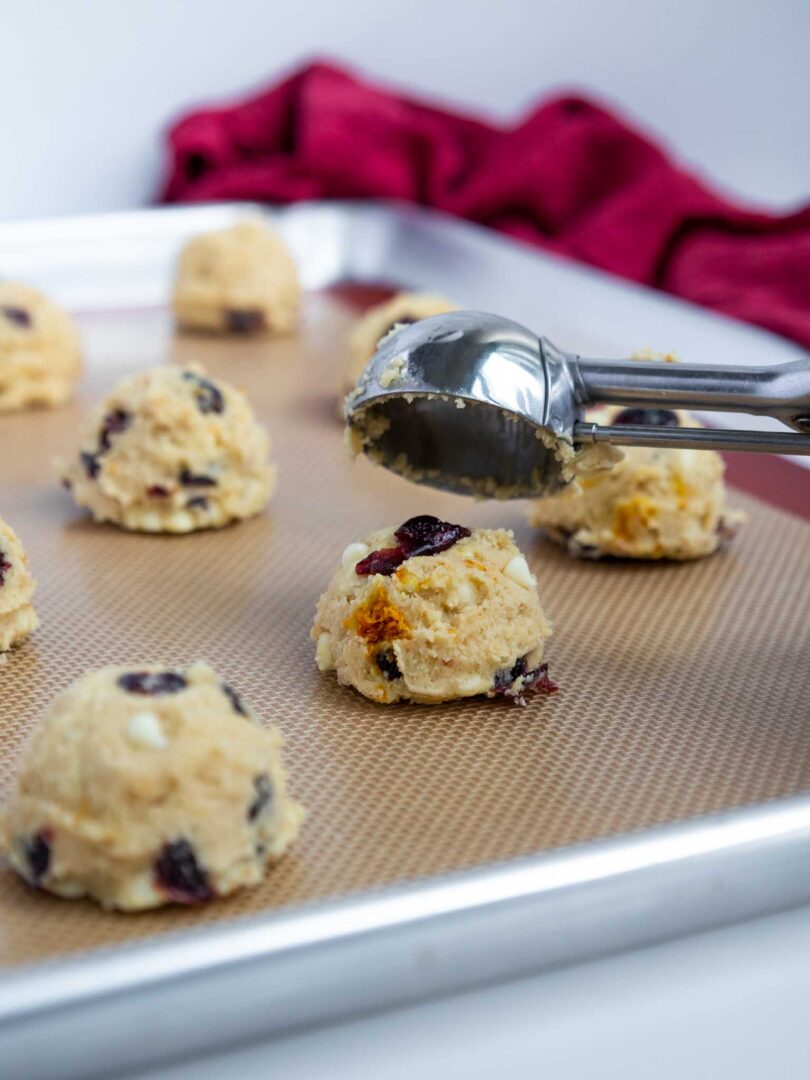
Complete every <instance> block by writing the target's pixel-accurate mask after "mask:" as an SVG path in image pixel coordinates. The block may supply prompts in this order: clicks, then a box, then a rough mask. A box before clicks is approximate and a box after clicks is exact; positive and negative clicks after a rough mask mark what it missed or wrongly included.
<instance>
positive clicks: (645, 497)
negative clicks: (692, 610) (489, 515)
mask: <svg viewBox="0 0 810 1080" xmlns="http://www.w3.org/2000/svg"><path fill="white" fill-rule="evenodd" d="M589 419H592V420H594V421H595V422H597V423H600V424H621V423H627V424H653V425H660V426H664V427H667V426H670V427H697V426H699V425H698V423H697V421H696V420H694V419H693V418H692V417H690V416H689V415H688V414H687V413H683V412H677V413H676V412H673V411H671V410H669V409H618V408H601V409H599V410H592V411H591V412H590V413H589ZM622 449H623V451H624V457H623V460H621V461H619V462H618V463H617V464H615V465H614V466H613V467H612V468H611V469H609V470H608V471H606V472H597V473H593V474H592V475H590V476H579V477H578V478H576V479H575V481H574V483H573V484H571V485H570V486H569V487H567V488H565V489H564V490H563V491H562V492H560V493H559V494H557V495H552V496H550V497H549V498H546V499H540V500H538V501H536V502H534V503H532V505H531V507H530V509H529V520H530V521H531V523H532V524H533V525H536V526H538V527H539V528H542V529H543V530H544V531H545V532H546V533H547V535H548V536H549V537H550V538H551V539H552V540H554V541H556V542H557V543H560V544H563V545H564V546H565V547H566V548H567V550H568V552H569V553H570V554H571V555H574V556H579V557H583V558H592V559H596V558H600V557H602V556H605V555H607V556H614V557H619V558H630V559H673V560H678V561H685V560H689V559H698V558H701V557H702V556H704V555H711V554H712V553H713V552H715V551H717V549H718V548H719V547H720V546H721V545H722V544H723V543H724V541H727V540H729V539H730V538H731V537H733V536H734V534H735V533H736V532H737V530H738V528H739V527H740V525H741V524H742V522H743V521H744V520H745V515H744V514H742V513H740V512H739V511H737V510H733V509H731V508H730V507H729V506H728V505H727V502H726V485H725V482H724V480H723V475H724V472H725V465H724V463H723V459H722V458H721V456H720V455H719V454H717V453H715V452H714V451H713V450H671V449H666V448H656V449H653V448H650V447H641V446H625V447H623V448H622Z"/></svg>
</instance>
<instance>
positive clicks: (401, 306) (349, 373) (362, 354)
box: [345, 292, 457, 390]
mask: <svg viewBox="0 0 810 1080" xmlns="http://www.w3.org/2000/svg"><path fill="white" fill-rule="evenodd" d="M456 308H457V305H456V304H452V303H451V302H450V301H449V300H445V299H444V297H443V296H431V295H430V294H429V293H408V292H402V293H397V295H396V296H394V297H393V298H392V299H391V300H386V301H385V302H384V303H382V304H376V305H375V306H374V307H372V308H369V310H368V311H367V312H366V313H365V315H363V317H362V318H361V319H360V320H359V321H358V323H357V325H356V326H355V327H354V329H353V330H352V332H351V335H350V337H349V361H348V364H347V367H346V377H345V383H346V389H347V390H351V389H353V387H354V385H355V383H356V382H357V380H358V379H359V378H360V376H361V375H362V373H363V368H364V367H365V366H366V364H367V363H368V362H369V360H370V359H371V358H372V356H373V355H374V353H375V352H376V351H377V346H378V344H379V343H380V341H382V339H383V338H384V337H385V336H386V335H387V334H389V333H390V332H391V331H392V330H393V329H394V328H395V327H397V326H407V325H408V324H409V323H415V322H419V320H420V319H427V318H430V316H431V315H444V314H446V312H448V311H455V310H456Z"/></svg>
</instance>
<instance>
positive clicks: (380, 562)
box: [354, 546, 408, 577]
mask: <svg viewBox="0 0 810 1080" xmlns="http://www.w3.org/2000/svg"><path fill="white" fill-rule="evenodd" d="M407 558H408V556H407V555H406V554H405V551H404V549H403V548H402V547H401V546H400V547H393V548H380V549H379V551H372V552H371V554H370V555H366V557H365V558H364V559H361V560H360V562H359V563H358V564H357V566H355V568H354V572H355V573H356V574H359V575H360V576H361V577H367V576H368V575H369V574H384V575H385V576H386V577H388V576H389V575H390V574H393V572H394V571H395V570H396V569H397V567H399V566H402V564H403V563H404V562H405V560H406V559H407Z"/></svg>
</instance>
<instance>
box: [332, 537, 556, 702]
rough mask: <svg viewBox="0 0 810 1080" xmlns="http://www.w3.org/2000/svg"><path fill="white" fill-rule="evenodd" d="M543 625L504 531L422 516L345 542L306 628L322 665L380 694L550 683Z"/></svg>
mask: <svg viewBox="0 0 810 1080" xmlns="http://www.w3.org/2000/svg"><path fill="white" fill-rule="evenodd" d="M550 635H551V624H550V623H549V621H548V619H547V618H546V616H545V614H544V612H543V609H542V608H541V606H540V600H539V598H538V595H537V583H536V580H535V578H534V576H533V574H532V573H531V571H530V570H529V566H528V564H527V562H526V559H525V558H524V557H523V555H522V554H521V553H520V551H519V550H518V548H517V547H516V546H515V543H514V541H513V539H512V534H511V532H509V531H507V530H505V529H473V530H470V529H466V528H464V527H463V526H460V525H451V524H449V523H448V522H442V521H438V520H437V519H436V518H433V517H429V516H427V515H425V516H422V517H417V518H411V519H410V520H409V521H406V522H405V523H404V524H403V525H401V526H400V527H399V529H396V530H394V529H390V528H388V529H380V530H379V531H378V532H375V533H373V534H372V535H371V536H369V537H367V538H366V539H365V540H364V541H363V542H362V543H354V544H350V545H349V546H348V547H347V548H346V550H345V551H344V553H343V558H342V564H341V566H340V568H339V569H338V571H337V573H336V574H335V576H334V577H333V578H332V581H331V582H330V584H329V587H328V589H327V590H326V592H325V593H324V594H323V596H322V597H321V599H320V601H319V602H318V610H317V615H316V618H315V625H314V627H313V629H312V637H313V639H314V640H315V641H316V642H317V652H316V659H317V663H318V667H319V668H320V670H321V671H330V670H334V671H336V672H337V677H338V681H339V682H341V683H343V684H344V685H347V686H353V687H355V688H356V689H357V690H359V691H360V693H361V694H364V695H365V696H366V697H368V698H371V699H372V700H373V701H378V702H381V703H384V704H390V703H392V702H395V701H402V700H405V701H413V702H417V703H420V704H431V703H434V702H441V701H451V700H453V699H455V698H465V697H472V696H475V695H477V694H486V695H487V696H489V697H492V696H494V695H505V696H508V697H511V698H513V699H514V700H516V701H519V702H523V700H524V697H525V695H526V694H527V693H529V692H531V691H540V692H546V693H551V692H553V691H554V690H556V687H555V686H554V684H553V683H552V682H551V681H550V680H549V678H548V675H547V665H546V664H544V663H542V662H541V661H542V659H543V648H544V643H545V641H546V639H547V638H548V637H549V636H550Z"/></svg>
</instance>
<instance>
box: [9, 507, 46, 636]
mask: <svg viewBox="0 0 810 1080" xmlns="http://www.w3.org/2000/svg"><path fill="white" fill-rule="evenodd" d="M35 587H36V584H35V582H34V579H33V578H32V577H31V573H30V571H29V569H28V556H27V555H26V553H25V551H24V550H23V546H22V544H21V543H20V541H19V539H18V537H17V534H16V533H15V532H14V530H13V529H12V528H11V527H10V526H9V525H6V523H5V521H3V519H2V518H0V652H6V651H7V650H8V649H11V648H13V646H14V645H18V644H19V643H20V642H21V641H23V640H24V639H25V638H27V637H28V635H29V634H30V633H31V632H32V631H33V630H36V628H37V626H38V625H39V619H38V618H37V613H36V612H35V611H34V608H33V606H32V604H31V597H32V596H33V595H34V589H35Z"/></svg>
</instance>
